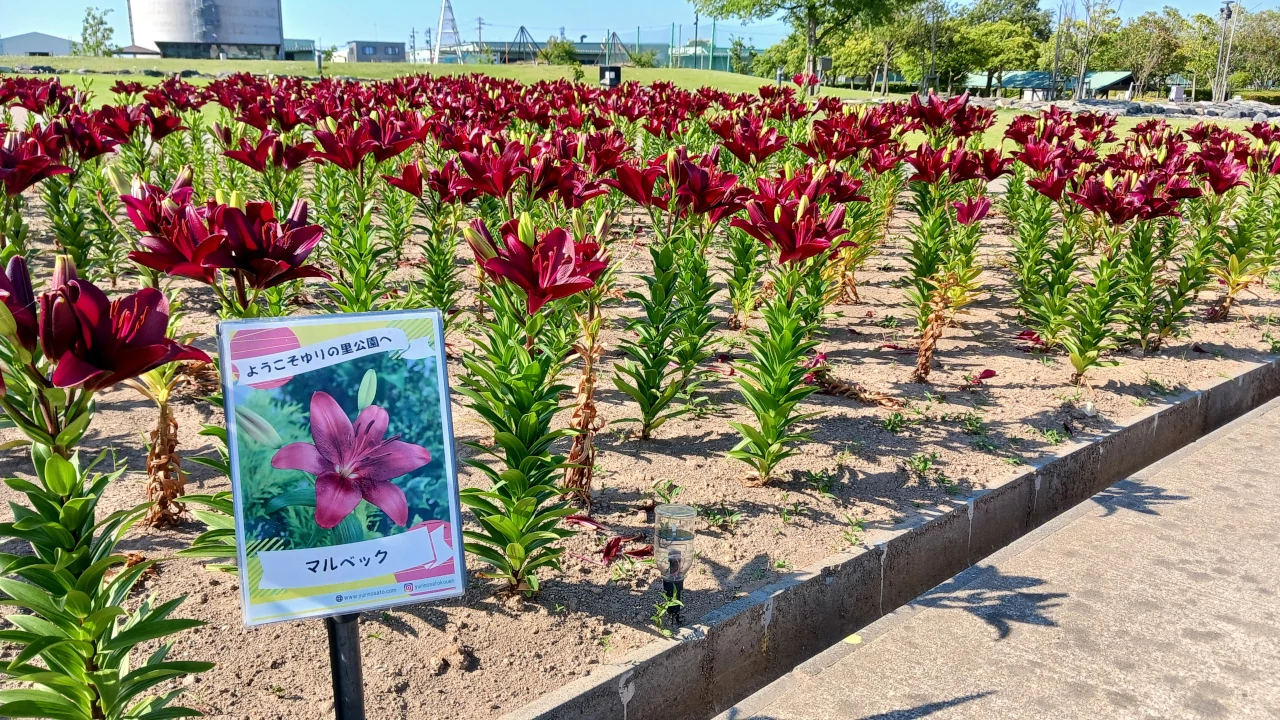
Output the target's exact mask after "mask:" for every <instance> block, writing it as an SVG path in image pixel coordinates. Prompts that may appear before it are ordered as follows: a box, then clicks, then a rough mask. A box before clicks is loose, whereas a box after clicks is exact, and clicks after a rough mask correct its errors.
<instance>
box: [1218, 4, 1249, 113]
mask: <svg viewBox="0 0 1280 720" xmlns="http://www.w3.org/2000/svg"><path fill="white" fill-rule="evenodd" d="M1242 10H1244V8H1243V7H1241V6H1240V4H1239V3H1237V4H1236V13H1235V17H1234V18H1233V21H1232V23H1231V34H1230V35H1228V36H1227V54H1226V55H1225V56H1223V58H1222V102H1226V101H1227V91H1228V90H1230V88H1228V87H1227V84H1228V81H1229V80H1230V79H1231V46H1232V45H1233V44H1234V43H1235V41H1236V28H1237V27H1239V26H1240V16H1241V15H1242V14H1243V13H1242V12H1240V11H1242Z"/></svg>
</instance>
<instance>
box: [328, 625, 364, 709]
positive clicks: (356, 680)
mask: <svg viewBox="0 0 1280 720" xmlns="http://www.w3.org/2000/svg"><path fill="white" fill-rule="evenodd" d="M324 627H325V630H327V631H328V633H329V669H330V671H331V672H332V673H333V712H334V715H335V717H336V718H337V720H364V672H363V671H362V670H361V668H360V613H349V614H347V615H331V616H329V617H327V618H325V619H324Z"/></svg>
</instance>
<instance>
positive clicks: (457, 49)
mask: <svg viewBox="0 0 1280 720" xmlns="http://www.w3.org/2000/svg"><path fill="white" fill-rule="evenodd" d="M441 52H444V53H450V52H452V53H454V54H455V55H457V57H458V61H459V62H461V61H462V36H461V35H460V34H459V33H458V19H457V18H455V17H454V16H453V4H452V3H450V2H449V0H444V2H443V3H441V5H440V26H439V27H438V28H437V29H436V44H435V48H434V51H433V52H432V55H431V62H433V63H439V62H440V53H441Z"/></svg>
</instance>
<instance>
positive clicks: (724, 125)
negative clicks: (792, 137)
mask: <svg viewBox="0 0 1280 720" xmlns="http://www.w3.org/2000/svg"><path fill="white" fill-rule="evenodd" d="M708 127H710V128H711V131H712V132H714V133H715V134H716V135H719V136H720V138H721V139H722V140H723V142H722V143H721V145H723V146H724V149H725V150H728V151H729V153H730V154H732V155H733V156H734V157H736V158H738V160H740V161H741V162H742V163H743V164H744V165H758V164H760V163H762V162H764V161H765V160H767V159H768V158H769V157H770V156H771V155H773V154H774V153H776V152H778V151H779V150H781V149H782V148H784V147H786V146H787V139H786V138H785V137H782V135H780V134H779V133H778V131H777V130H776V129H774V128H771V127H765V125H764V119H763V118H761V117H760V116H759V115H740V116H738V117H736V118H735V117H722V118H718V119H715V120H712V121H711V122H709V123H708Z"/></svg>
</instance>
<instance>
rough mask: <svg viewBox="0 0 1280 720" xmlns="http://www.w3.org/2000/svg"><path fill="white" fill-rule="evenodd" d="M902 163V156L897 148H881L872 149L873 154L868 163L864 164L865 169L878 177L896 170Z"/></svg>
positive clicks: (868, 158)
mask: <svg viewBox="0 0 1280 720" xmlns="http://www.w3.org/2000/svg"><path fill="white" fill-rule="evenodd" d="M901 162H902V155H900V154H899V149H898V148H897V147H896V146H892V145H890V146H880V147H874V148H871V154H869V155H868V156H867V161H866V162H865V163H863V167H865V168H866V169H867V170H870V171H871V172H873V173H875V174H876V175H883V174H884V173H887V172H889V171H890V170H896V169H897V167H898V165H899V164H900V163H901Z"/></svg>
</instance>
